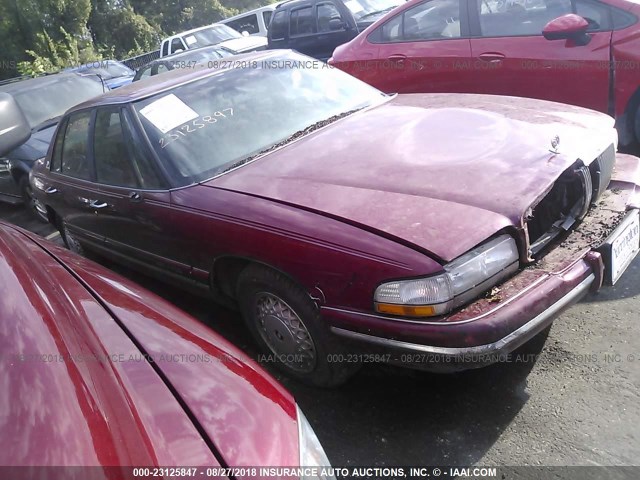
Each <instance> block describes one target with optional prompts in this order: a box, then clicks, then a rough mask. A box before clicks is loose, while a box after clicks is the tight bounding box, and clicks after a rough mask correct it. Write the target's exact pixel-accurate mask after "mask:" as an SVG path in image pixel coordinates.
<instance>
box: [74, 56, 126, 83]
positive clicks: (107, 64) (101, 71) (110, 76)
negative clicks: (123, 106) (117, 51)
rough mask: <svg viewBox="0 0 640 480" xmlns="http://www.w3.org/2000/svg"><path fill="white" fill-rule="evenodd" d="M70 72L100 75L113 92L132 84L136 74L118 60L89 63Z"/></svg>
mask: <svg viewBox="0 0 640 480" xmlns="http://www.w3.org/2000/svg"><path fill="white" fill-rule="evenodd" d="M68 71H72V72H77V73H81V74H93V75H98V76H99V77H100V78H101V79H102V80H103V81H104V83H106V84H107V86H108V87H109V89H111V90H114V89H116V88H119V87H122V86H123V85H128V84H130V83H131V82H132V81H133V76H134V75H135V73H136V72H135V71H134V70H132V69H130V68H129V67H127V66H126V65H125V64H124V63H121V62H118V61H117V60H99V61H96V62H94V63H87V64H85V65H82V66H80V67H76V68H72V69H69V70H68Z"/></svg>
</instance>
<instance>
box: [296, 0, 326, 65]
mask: <svg viewBox="0 0 640 480" xmlns="http://www.w3.org/2000/svg"><path fill="white" fill-rule="evenodd" d="M317 31H318V29H317V24H316V17H315V12H314V4H313V3H312V2H309V3H307V4H305V5H301V6H296V7H292V8H291V13H290V14H289V45H288V47H289V48H292V49H293V50H296V51H298V52H300V53H304V54H305V55H309V56H310V57H314V58H319V55H320V54H321V52H322V47H321V46H320V45H319V44H318V37H317V35H316V33H317Z"/></svg>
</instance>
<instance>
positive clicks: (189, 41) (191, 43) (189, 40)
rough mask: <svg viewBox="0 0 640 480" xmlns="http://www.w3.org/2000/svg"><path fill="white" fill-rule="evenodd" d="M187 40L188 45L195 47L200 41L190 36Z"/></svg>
mask: <svg viewBox="0 0 640 480" xmlns="http://www.w3.org/2000/svg"><path fill="white" fill-rule="evenodd" d="M185 40H186V42H187V45H193V44H194V43H196V42H197V41H198V40H197V39H196V37H194V36H193V35H189V36H188V37H187V38H185Z"/></svg>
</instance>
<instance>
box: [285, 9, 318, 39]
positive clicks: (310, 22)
mask: <svg viewBox="0 0 640 480" xmlns="http://www.w3.org/2000/svg"><path fill="white" fill-rule="evenodd" d="M315 23H316V22H315V21H314V19H313V7H303V8H298V9H297V10H292V11H291V17H290V19H289V34H290V35H291V36H294V35H308V34H310V33H316V25H315Z"/></svg>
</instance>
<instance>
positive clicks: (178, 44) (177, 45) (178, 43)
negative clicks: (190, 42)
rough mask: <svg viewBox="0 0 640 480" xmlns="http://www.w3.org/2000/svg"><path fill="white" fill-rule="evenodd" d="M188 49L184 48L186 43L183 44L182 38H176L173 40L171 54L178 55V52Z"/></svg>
mask: <svg viewBox="0 0 640 480" xmlns="http://www.w3.org/2000/svg"><path fill="white" fill-rule="evenodd" d="M185 49H186V47H185V46H184V43H182V39H181V38H179V37H178V38H174V39H173V40H171V53H176V52H177V51H178V50H185Z"/></svg>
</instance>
